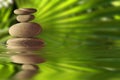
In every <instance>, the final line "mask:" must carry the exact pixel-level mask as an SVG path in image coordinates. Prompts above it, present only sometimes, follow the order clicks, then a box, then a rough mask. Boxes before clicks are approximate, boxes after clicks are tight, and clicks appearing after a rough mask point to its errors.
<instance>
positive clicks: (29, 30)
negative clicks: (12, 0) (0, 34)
mask: <svg viewBox="0 0 120 80" xmlns="http://www.w3.org/2000/svg"><path fill="white" fill-rule="evenodd" d="M36 11H37V10H36V9H32V8H20V9H16V10H15V11H14V13H15V14H17V15H18V16H17V17H16V19H17V21H18V22H20V23H17V24H15V25H13V26H11V27H10V28H9V34H10V35H11V36H12V37H13V38H11V39H9V40H8V41H7V48H8V49H12V50H20V51H21V50H22V51H21V53H19V54H16V55H13V56H11V61H12V62H14V63H18V64H23V66H22V72H20V73H19V74H18V75H17V77H19V76H23V75H26V76H28V75H27V73H32V72H35V71H36V70H37V69H38V67H37V66H36V64H38V63H42V62H44V59H43V58H41V57H39V56H38V55H36V54H26V53H25V51H26V52H27V51H29V50H39V49H40V48H41V47H43V45H44V42H43V40H41V39H38V38H35V36H37V35H38V34H40V33H41V31H42V28H41V26H40V25H39V24H37V23H35V22H30V21H32V20H33V19H34V16H33V15H32V14H33V13H35V12H36ZM23 52H24V53H23ZM30 75H31V74H30ZM32 75H33V74H32ZM26 76H24V77H23V78H25V77H26Z"/></svg>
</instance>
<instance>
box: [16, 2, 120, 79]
mask: <svg viewBox="0 0 120 80" xmlns="http://www.w3.org/2000/svg"><path fill="white" fill-rule="evenodd" d="M112 1H115V0H16V1H15V3H16V4H17V6H18V7H33V8H37V10H38V12H37V13H36V14H35V16H36V19H35V20H34V21H35V22H38V23H40V24H41V25H42V26H43V30H44V31H43V33H42V34H41V35H39V36H38V37H40V38H43V39H44V40H45V42H46V45H47V46H46V48H45V50H46V52H45V54H46V55H45V54H44V55H43V56H44V57H46V58H47V59H48V60H49V61H48V62H47V63H45V64H43V65H41V67H42V68H41V69H45V70H49V71H51V72H50V73H49V72H48V71H46V72H43V74H40V75H39V76H37V78H38V79H43V80H49V79H52V80H54V79H56V78H57V79H58V78H60V80H61V76H63V77H66V78H65V79H64V80H73V78H74V80H80V79H82V80H93V79H94V80H99V76H96V78H94V75H99V74H100V75H101V74H102V73H104V72H106V73H108V72H109V71H112V70H113V71H115V69H117V70H120V65H119V62H120V60H119V57H120V54H119V34H120V32H119V26H120V21H119V18H117V19H116V16H118V17H119V14H120V9H119V8H120V7H119V6H114V5H113V4H112ZM113 53H114V54H113ZM116 60H117V61H116ZM46 66H47V67H46ZM56 67H57V68H56ZM78 70H79V71H83V74H81V73H82V72H81V73H80V72H77V71H78ZM100 70H103V71H100ZM99 71H100V72H99ZM63 72H66V73H65V74H63ZM71 72H72V73H71ZM86 72H89V74H88V73H86ZM115 72H117V71H115ZM51 73H52V74H51ZM56 73H57V74H56ZM113 73H114V72H111V73H110V75H112V74H113ZM50 74H51V75H50ZM58 74H59V75H58ZM71 74H72V75H73V76H71V77H69V76H68V75H71ZM41 75H42V76H41ZM53 75H56V76H53ZM80 75H81V76H82V77H81V76H80ZM44 76H45V77H46V76H47V78H46V79H45V77H44ZM67 76H68V77H67ZM114 76H115V75H113V76H108V75H105V76H101V78H102V79H103V78H104V77H105V78H104V79H106V80H107V79H108V77H114ZM36 80H37V79H36Z"/></svg>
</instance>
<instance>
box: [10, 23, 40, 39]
mask: <svg viewBox="0 0 120 80" xmlns="http://www.w3.org/2000/svg"><path fill="white" fill-rule="evenodd" d="M41 31H42V28H41V26H40V25H39V24H37V23H34V22H24V23H17V24H15V25H13V26H11V27H10V28H9V34H10V35H11V36H13V37H22V38H26V37H35V36H37V35H38V34H40V32H41Z"/></svg>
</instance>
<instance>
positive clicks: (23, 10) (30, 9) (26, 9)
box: [14, 8, 37, 15]
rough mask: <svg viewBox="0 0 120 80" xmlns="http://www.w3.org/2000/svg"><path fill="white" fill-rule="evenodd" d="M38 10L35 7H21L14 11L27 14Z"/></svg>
mask: <svg viewBox="0 0 120 80" xmlns="http://www.w3.org/2000/svg"><path fill="white" fill-rule="evenodd" d="M36 11H37V10H36V9H33V8H20V9H16V10H14V13H15V14H18V15H26V14H32V13H35V12H36Z"/></svg>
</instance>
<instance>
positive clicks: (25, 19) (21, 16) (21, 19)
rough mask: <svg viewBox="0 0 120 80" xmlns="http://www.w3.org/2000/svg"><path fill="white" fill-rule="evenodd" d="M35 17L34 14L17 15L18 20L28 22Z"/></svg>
mask: <svg viewBox="0 0 120 80" xmlns="http://www.w3.org/2000/svg"><path fill="white" fill-rule="evenodd" d="M34 18H35V17H34V16H33V15H18V16H17V18H16V19H17V21H19V22H28V21H31V20H33V19H34Z"/></svg>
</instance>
